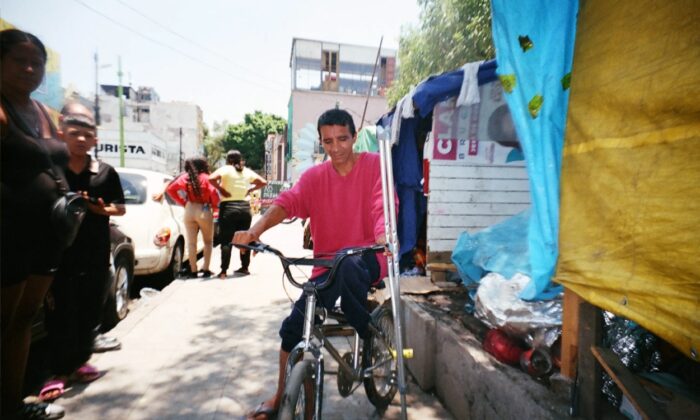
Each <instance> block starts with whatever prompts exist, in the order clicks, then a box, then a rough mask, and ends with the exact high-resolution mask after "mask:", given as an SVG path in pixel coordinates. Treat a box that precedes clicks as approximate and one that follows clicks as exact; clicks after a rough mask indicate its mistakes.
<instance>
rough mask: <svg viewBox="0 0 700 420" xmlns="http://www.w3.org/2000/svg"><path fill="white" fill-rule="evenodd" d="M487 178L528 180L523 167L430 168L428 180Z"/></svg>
mask: <svg viewBox="0 0 700 420" xmlns="http://www.w3.org/2000/svg"><path fill="white" fill-rule="evenodd" d="M445 178H489V179H528V178H527V170H525V168H524V167H511V166H437V167H432V166H431V167H430V179H431V181H432V180H434V179H445Z"/></svg>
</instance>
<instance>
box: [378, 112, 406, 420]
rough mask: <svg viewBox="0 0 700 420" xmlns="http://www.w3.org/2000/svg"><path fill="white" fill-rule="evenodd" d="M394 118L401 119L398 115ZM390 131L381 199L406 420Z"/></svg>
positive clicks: (384, 136)
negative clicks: (382, 200) (382, 201)
mask: <svg viewBox="0 0 700 420" xmlns="http://www.w3.org/2000/svg"><path fill="white" fill-rule="evenodd" d="M394 118H401V116H400V115H395V116H394ZM388 133H389V131H388V130H382V132H381V133H380V132H379V130H378V132H377V140H378V141H379V157H380V164H381V174H382V198H383V199H384V232H385V234H386V243H387V246H388V247H389V253H390V255H388V256H387V266H388V269H389V292H390V293H391V312H392V313H393V315H394V335H395V340H396V359H397V364H398V371H399V393H400V395H401V418H402V419H404V420H405V419H406V418H407V413H406V373H405V369H404V363H403V358H404V353H403V334H402V328H401V319H402V316H401V296H400V295H401V290H400V288H399V246H398V242H399V241H398V238H397V234H396V203H395V201H394V196H395V193H394V171H393V165H392V162H391V139H390V138H389V136H388Z"/></svg>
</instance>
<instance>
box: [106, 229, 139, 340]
mask: <svg viewBox="0 0 700 420" xmlns="http://www.w3.org/2000/svg"><path fill="white" fill-rule="evenodd" d="M109 237H110V243H111V250H112V259H111V262H112V264H111V266H110V267H109V272H110V282H109V292H108V294H107V302H106V304H105V308H104V313H103V315H102V326H101V329H102V330H103V331H107V330H110V329H112V328H114V326H115V325H117V324H118V323H119V322H120V321H121V320H123V319H124V318H125V317H126V314H128V313H129V302H130V301H131V297H132V295H133V293H134V284H133V283H134V281H133V280H134V245H133V244H132V242H131V238H129V237H128V236H126V235H125V234H124V233H123V232H122V231H120V230H119V229H118V228H117V227H116V226H114V225H113V224H112V225H110V229H109Z"/></svg>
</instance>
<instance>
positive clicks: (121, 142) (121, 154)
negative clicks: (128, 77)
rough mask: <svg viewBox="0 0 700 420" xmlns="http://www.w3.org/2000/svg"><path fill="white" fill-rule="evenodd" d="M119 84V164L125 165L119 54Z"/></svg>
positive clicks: (120, 61) (122, 93) (122, 89)
mask: <svg viewBox="0 0 700 420" xmlns="http://www.w3.org/2000/svg"><path fill="white" fill-rule="evenodd" d="M118 62H119V64H118V65H119V70H118V71H117V76H119V86H117V96H119V166H120V167H122V168H123V167H124V98H123V96H124V88H122V57H121V56H119V61H118Z"/></svg>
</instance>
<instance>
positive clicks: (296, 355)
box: [285, 282, 366, 419]
mask: <svg viewBox="0 0 700 420" xmlns="http://www.w3.org/2000/svg"><path fill="white" fill-rule="evenodd" d="M303 292H304V294H305V295H306V310H305V313H304V332H303V335H302V341H301V342H299V344H297V345H296V346H295V347H294V349H292V351H291V352H290V354H289V358H288V359H287V365H286V371H285V383H286V382H287V379H288V378H289V375H290V374H291V371H292V368H293V367H294V365H295V364H296V363H297V362H298V361H299V360H301V359H302V357H303V355H304V354H310V355H311V356H312V358H313V361H314V363H315V370H316V375H315V392H314V418H316V419H320V418H321V416H322V410H323V378H324V375H325V363H324V356H323V352H322V351H321V349H326V351H327V352H328V353H329V354H330V355H331V357H332V358H333V359H334V360H335V361H336V362H337V363H338V369H340V370H342V371H343V373H344V374H345V375H346V377H347V378H352V379H353V382H359V381H362V379H363V378H364V375H365V374H366V372H365V371H363V369H362V368H361V367H360V341H361V340H360V335H359V334H358V333H357V331H355V329H354V328H352V327H351V326H350V325H348V324H328V325H327V324H321V325H318V326H315V325H314V321H315V315H316V308H317V301H318V300H317V298H316V294H315V293H316V287H315V285H314V284H312V283H311V282H307V283H305V284H304V287H303ZM324 310H325V309H324ZM350 335H352V336H353V343H352V365H350V364H348V363H347V362H346V361H345V360H344V359H343V356H342V355H341V354H340V352H339V351H338V349H336V347H335V346H334V345H333V344H332V343H331V342H330V341H329V340H328V338H331V337H343V336H350ZM314 338H315V339H316V340H317V341H318V343H316V342H314V341H313V339H314ZM353 391H354V389H353Z"/></svg>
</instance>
